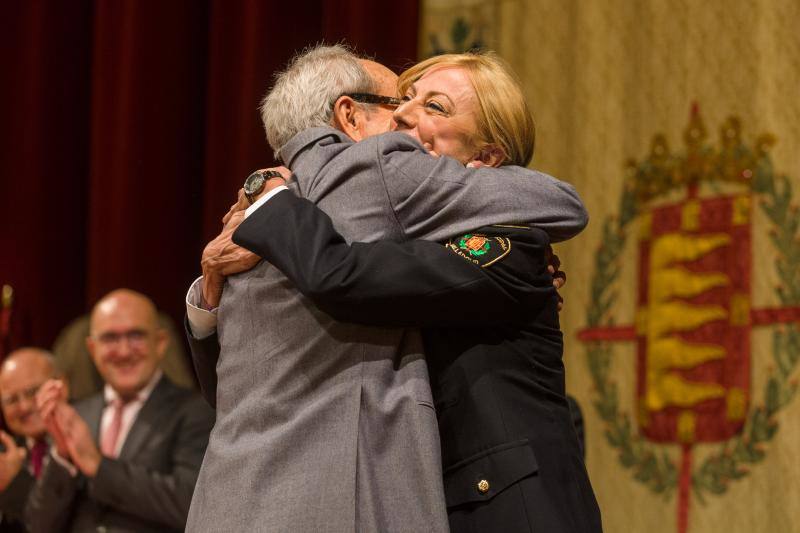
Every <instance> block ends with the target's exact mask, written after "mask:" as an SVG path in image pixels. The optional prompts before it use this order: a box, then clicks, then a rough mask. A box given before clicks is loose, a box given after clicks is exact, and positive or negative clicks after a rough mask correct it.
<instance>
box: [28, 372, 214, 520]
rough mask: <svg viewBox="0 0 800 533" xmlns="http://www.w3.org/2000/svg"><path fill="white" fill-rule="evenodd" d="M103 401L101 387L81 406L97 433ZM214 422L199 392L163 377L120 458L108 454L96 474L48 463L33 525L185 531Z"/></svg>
mask: <svg viewBox="0 0 800 533" xmlns="http://www.w3.org/2000/svg"><path fill="white" fill-rule="evenodd" d="M104 403H105V402H104V399H103V395H102V393H100V394H96V395H94V396H91V397H89V398H87V399H86V400H83V401H81V402H79V403H78V404H76V406H75V408H76V409H77V411H78V413H79V414H80V415H81V416H82V417H83V419H84V420H86V422H87V424H88V425H89V428H90V429H91V430H92V432H93V433H94V435H95V436H97V435H98V434H99V428H100V418H101V415H102V411H103V407H104ZM213 424H214V415H213V413H212V412H211V410H210V409H209V408H208V406H207V405H206V404H205V402H204V401H203V400H202V398H200V396H199V395H198V394H197V393H195V392H192V391H188V390H186V389H182V388H179V387H177V386H175V385H173V384H172V383H171V382H170V381H169V380H168V379H167V378H166V377H164V378H162V379H161V381H159V383H158V384H157V385H156V387H155V388H154V389H153V392H152V393H151V394H150V397H149V398H148V399H147V401H146V402H145V404H144V405H143V406H142V409H141V411H139V414H138V416H137V417H136V420H135V421H134V423H133V426H132V427H131V430H130V432H129V433H128V436H127V438H126V439H125V444H124V445H123V447H122V450H121V451H120V455H119V457H118V458H117V459H109V458H106V457H104V458H103V459H102V461H101V463H100V467H99V469H98V471H97V475H96V476H95V477H94V478H93V479H87V478H85V477H84V476H82V475H80V474H79V475H78V476H76V477H72V476H70V474H69V472H68V471H67V470H66V469H65V468H64V467H62V466H61V465H60V464H59V463H58V462H56V461H55V460H51V461H49V462H48V464H47V465H46V466H45V468H44V471H43V473H42V475H41V477H40V478H39V480H37V483H36V486H35V488H34V490H33V493H32V494H31V498H30V503H29V506H28V509H27V512H26V515H27V522H28V524H29V526H30V529H31V531H32V532H41V533H50V532H54V531H74V532H79V531H80V532H84V531H97V530H99V529H100V528H105V529H104V531H108V532H112V531H117V532H137V533H138V532H147V531H183V529H184V527H185V524H186V515H187V513H188V511H189V503H190V502H191V499H192V492H193V491H194V485H195V481H196V480H197V473H198V471H199V469H200V463H201V462H202V460H203V454H204V453H205V448H206V444H207V441H208V434H209V432H210V431H211V427H212V426H213ZM98 441H99V439H98Z"/></svg>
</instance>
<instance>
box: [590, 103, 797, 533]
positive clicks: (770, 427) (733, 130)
mask: <svg viewBox="0 0 800 533" xmlns="http://www.w3.org/2000/svg"><path fill="white" fill-rule="evenodd" d="M720 131H721V142H720V145H719V146H718V147H713V146H711V145H710V144H708V143H707V142H706V137H707V136H706V130H705V127H704V125H703V121H702V119H701V117H700V114H699V112H698V109H697V106H694V108H693V110H692V114H691V119H690V122H689V125H688V127H687V129H686V130H685V132H684V140H685V143H686V150H685V152H684V153H681V154H675V153H672V152H670V150H669V147H668V145H667V142H666V139H665V137H664V136H663V135H657V136H656V137H655V138H654V140H653V144H652V149H651V153H650V155H649V157H647V158H646V159H644V160H643V161H639V162H636V161H631V162H629V164H628V175H627V177H626V182H625V187H624V190H623V194H622V199H621V202H620V208H619V209H620V212H619V214H618V215H617V216H614V217H609V218H607V219H606V220H605V224H604V227H603V243H602V245H601V246H600V249H599V250H598V253H597V258H596V262H595V272H594V275H593V278H592V285H591V303H590V305H589V309H588V313H587V328H586V329H584V330H583V331H581V332H580V333H579V339H581V340H582V341H584V342H586V343H587V362H588V365H589V369H590V371H591V375H592V380H593V384H594V387H595V393H596V398H595V402H594V406H595V408H596V410H597V412H598V414H599V416H600V417H601V419H602V420H603V421H604V423H605V426H606V438H607V440H608V442H609V444H611V445H612V446H613V447H614V448H616V449H617V450H618V453H619V460H620V462H621V463H622V465H623V466H624V467H626V468H629V469H631V470H632V471H633V476H634V478H635V479H636V480H637V481H639V482H641V483H644V484H645V485H647V486H648V487H649V488H651V489H652V490H653V491H655V492H656V493H659V494H663V495H664V496H665V497H666V498H671V496H672V494H673V493H674V492H675V490H676V489H677V493H678V497H677V512H678V517H677V518H678V520H677V522H678V530H679V531H680V533H685V532H686V531H687V529H688V512H689V493H690V491H692V490H693V491H694V493H695V494H696V495H697V497H698V499H699V500H700V501H701V502H702V501H703V498H704V497H706V496H707V495H708V494H723V493H725V492H726V491H727V487H728V485H729V484H730V483H732V482H734V481H735V480H736V479H739V478H742V477H744V476H746V475H747V472H748V470H747V468H748V466H749V465H753V464H755V463H757V462H759V461H760V460H761V459H762V458H763V457H764V454H765V453H766V451H765V444H766V443H767V442H768V441H769V440H770V439H772V437H773V436H774V434H775V432H776V431H777V430H778V423H777V421H776V419H775V415H776V413H777V412H778V411H779V410H780V409H781V408H782V407H783V406H785V405H786V404H787V403H789V402H790V401H791V400H792V398H793V397H794V395H795V393H796V391H797V383H796V381H793V380H792V379H791V375H792V372H793V370H794V369H795V367H796V366H797V361H798V359H800V327H798V324H797V322H798V320H800V307H798V306H800V238H799V236H798V229H800V217H798V212H797V207H796V206H793V205H792V204H791V199H792V187H791V183H790V181H789V180H788V179H787V178H786V177H785V176H782V175H778V174H776V173H775V172H774V170H773V167H772V161H771V158H770V155H769V148H770V147H771V146H772V144H773V143H774V139H773V138H772V137H771V136H770V135H762V136H760V137H759V138H758V139H757V140H756V142H755V145H754V146H752V147H751V146H748V145H747V144H745V143H744V141H743V140H742V138H741V124H740V121H739V120H738V119H736V118H733V117H732V118H729V119H728V120H727V121H726V122H725V123H724V124H723V126H722V128H721V130H720ZM756 208H760V209H761V211H762V212H763V214H764V215H765V216H766V219H767V220H768V221H769V223H770V224H771V225H772V230H771V232H770V234H769V238H770V239H771V240H772V243H773V245H774V249H775V255H776V257H777V260H776V261H775V263H774V264H775V268H776V269H777V273H778V276H779V278H780V279H781V282H782V284H781V286H780V287H778V288H777V298H778V300H779V301H780V304H781V305H780V306H779V307H775V308H769V309H753V308H752V306H751V303H750V302H751V278H752V275H753V271H752V262H753V260H752V252H751V243H752V237H751V231H752V230H751V228H752V216H753V211H754V209H756ZM634 232H635V233H634ZM634 234H635V235H636V236H638V243H637V246H636V249H637V254H638V280H637V281H636V287H637V297H636V305H637V308H636V320H635V323H634V324H629V325H622V326H620V325H616V324H615V321H614V302H615V300H616V297H615V296H616V295H615V286H616V284H617V283H619V282H620V280H619V272H620V265H619V264H618V263H619V260H620V254H621V252H622V250H623V248H624V247H625V245H626V241H627V239H628V237H629V236H633V235H634ZM770 259H772V258H770ZM764 262H765V263H770V264H771V263H772V261H771V260H767V261H764ZM759 326H761V327H771V328H773V330H774V334H773V342H772V349H771V352H772V353H771V354H770V355H771V357H772V358H773V361H774V365H773V367H774V369H773V370H772V374H771V375H770V377H769V379H768V381H767V384H766V387H765V388H764V390H751V387H750V382H751V379H750V377H751V376H750V373H751V372H750V364H751V353H750V350H751V342H750V334H751V330H752V328H754V327H759ZM618 341H628V342H634V343H636V347H637V361H636V365H637V366H636V374H637V384H636V405H637V411H636V413H635V414H634V415H633V416H629V415H628V414H626V413H624V412H622V411H621V409H620V407H619V405H618V395H617V389H616V387H615V385H614V383H613V381H612V380H610V379H609V365H610V363H611V358H612V356H613V350H614V342H618ZM763 355H764V356H768V355H767V354H763ZM634 421H635V423H634ZM637 426H638V428H637ZM697 443H717V444H718V445H719V449H718V451H717V452H716V453H714V454H712V455H711V456H710V457H709V458H707V459H706V460H705V461H703V462H702V463H701V464H698V465H695V464H693V462H692V447H693V445H695V444H697ZM664 444H674V445H677V446H678V447H679V449H680V450H681V453H680V459H677V458H673V457H672V456H671V455H670V454H669V453H667V451H666V450H660V449H659V448H660V447H661V446H662V445H664Z"/></svg>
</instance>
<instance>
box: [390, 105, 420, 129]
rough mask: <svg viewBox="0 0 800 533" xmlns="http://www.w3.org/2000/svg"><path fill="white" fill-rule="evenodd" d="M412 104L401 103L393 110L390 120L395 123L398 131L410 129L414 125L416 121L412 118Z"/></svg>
mask: <svg viewBox="0 0 800 533" xmlns="http://www.w3.org/2000/svg"><path fill="white" fill-rule="evenodd" d="M412 106H413V104H412V102H410V101H408V102H403V103H402V104H400V106H399V107H398V108H397V109H395V110H394V113H393V114H392V118H393V119H394V121H395V122H396V123H397V128H398V129H411V128H413V127H414V126H415V125H416V119H415V118H414V112H413V111H412V109H411V108H412Z"/></svg>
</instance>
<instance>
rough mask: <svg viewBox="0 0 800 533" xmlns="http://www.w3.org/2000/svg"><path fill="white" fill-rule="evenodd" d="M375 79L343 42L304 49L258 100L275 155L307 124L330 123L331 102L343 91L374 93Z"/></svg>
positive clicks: (322, 124) (306, 126)
mask: <svg viewBox="0 0 800 533" xmlns="http://www.w3.org/2000/svg"><path fill="white" fill-rule="evenodd" d="M375 90H376V87H375V82H374V81H373V79H372V78H371V77H370V75H369V74H368V73H367V71H366V70H365V69H364V67H363V66H362V65H361V63H360V62H359V58H358V57H357V56H356V55H355V54H353V53H352V52H351V51H350V50H348V49H347V48H346V47H345V46H343V45H338V44H337V45H332V46H323V45H318V46H316V47H314V48H311V49H307V50H304V51H303V52H301V53H300V54H298V55H297V56H295V57H294V59H292V61H291V62H289V66H288V67H286V70H284V71H283V72H280V73H278V74H277V76H276V77H275V85H274V86H273V87H272V89H271V90H270V91H269V92H268V93H267V95H266V96H265V97H264V100H262V102H261V121H262V122H263V123H264V130H265V131H266V132H267V141H268V142H269V145H270V146H271V147H272V149H273V150H274V151H275V155H276V156H277V155H278V151H279V150H280V149H281V147H282V146H283V145H284V144H286V143H287V142H288V141H289V139H291V138H292V137H294V136H295V135H296V134H297V133H299V132H301V131H303V130H304V129H307V128H313V127H317V126H329V125H331V119H332V117H333V104H334V102H336V99H337V98H339V97H340V96H341V95H342V94H345V93H374V92H375Z"/></svg>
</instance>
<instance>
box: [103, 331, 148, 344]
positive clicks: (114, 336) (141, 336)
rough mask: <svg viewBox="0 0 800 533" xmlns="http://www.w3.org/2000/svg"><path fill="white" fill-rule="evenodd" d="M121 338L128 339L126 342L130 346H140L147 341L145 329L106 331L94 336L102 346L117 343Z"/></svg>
mask: <svg viewBox="0 0 800 533" xmlns="http://www.w3.org/2000/svg"><path fill="white" fill-rule="evenodd" d="M123 338H125V339H128V344H129V345H131V346H142V345H144V343H145V342H146V341H147V331H145V330H143V329H132V330H130V331H123V332H121V333H117V332H115V331H108V332H106V333H101V334H100V335H98V336H96V337H95V340H96V341H97V342H98V343H100V344H101V345H103V346H104V347H106V348H110V347H112V346H117V345H119V343H120V342H122V339H123Z"/></svg>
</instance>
